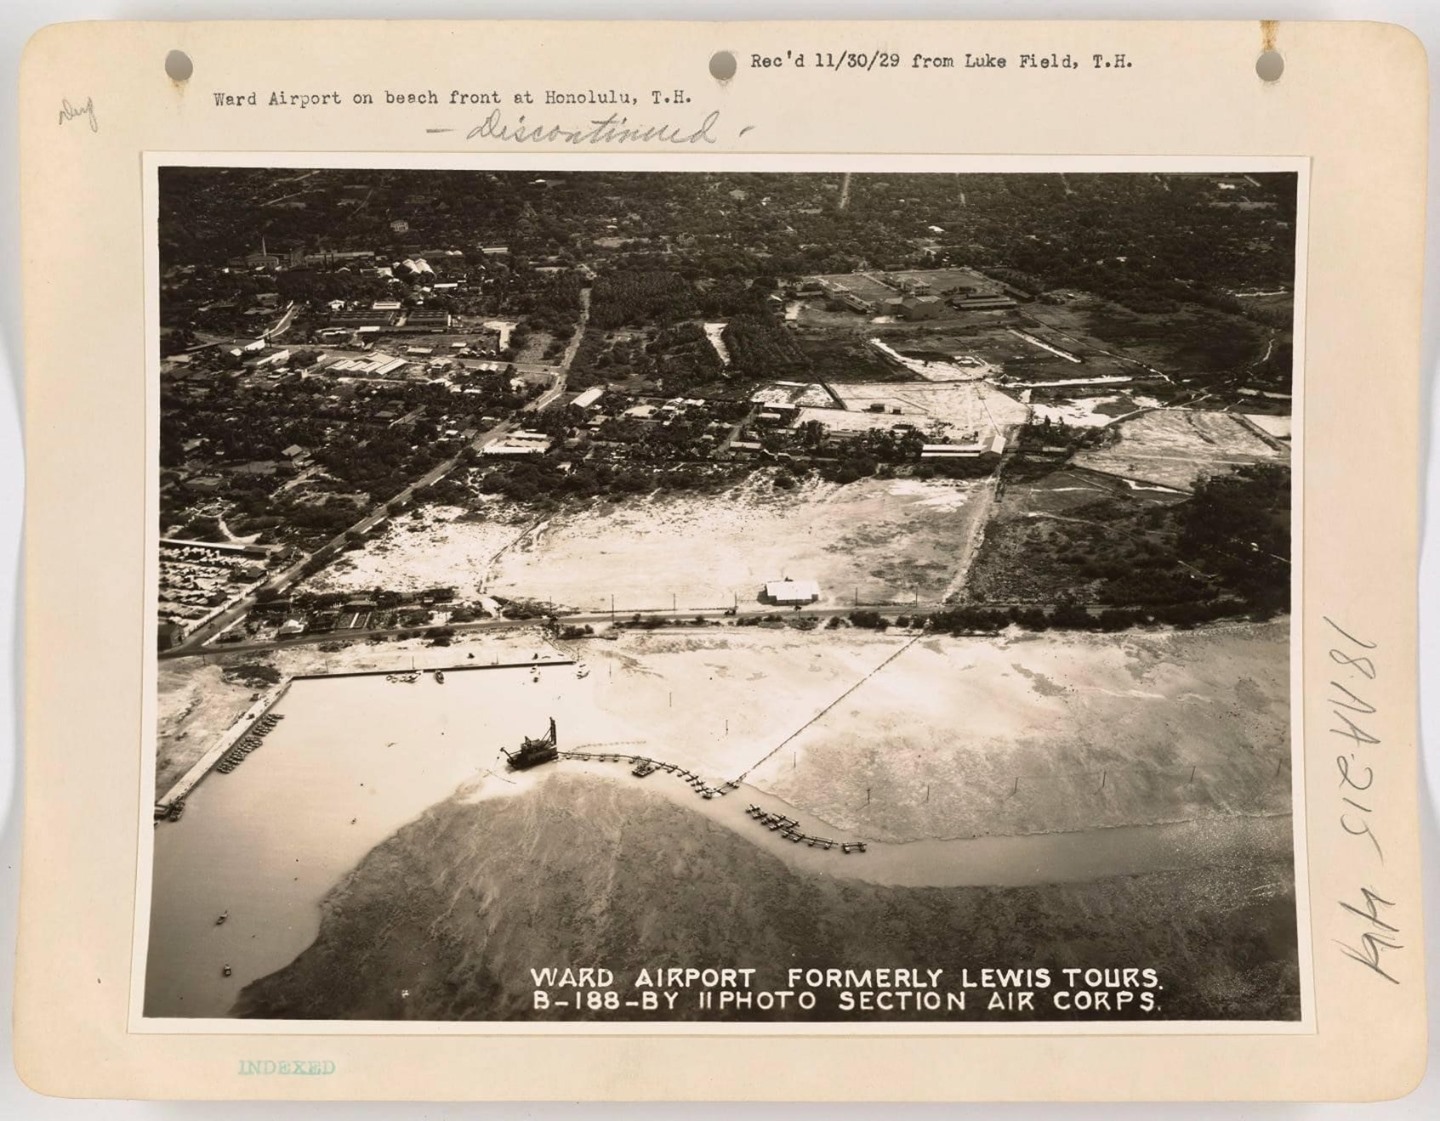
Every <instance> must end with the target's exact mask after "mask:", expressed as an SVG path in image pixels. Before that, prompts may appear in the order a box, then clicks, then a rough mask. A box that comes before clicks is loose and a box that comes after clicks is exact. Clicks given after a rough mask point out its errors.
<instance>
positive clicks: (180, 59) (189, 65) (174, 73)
mask: <svg viewBox="0 0 1440 1121" xmlns="http://www.w3.org/2000/svg"><path fill="white" fill-rule="evenodd" d="M165 73H166V74H168V75H169V77H170V80H171V81H172V82H188V81H189V80H190V75H191V74H193V73H195V64H194V63H193V62H191V61H190V56H189V55H188V54H186V53H185V52H184V51H171V52H170V53H169V54H167V55H166V56H165Z"/></svg>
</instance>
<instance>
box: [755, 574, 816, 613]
mask: <svg viewBox="0 0 1440 1121" xmlns="http://www.w3.org/2000/svg"><path fill="white" fill-rule="evenodd" d="M765 598H766V599H767V600H769V601H770V602H771V603H774V604H777V605H779V606H781V607H796V606H799V605H801V604H806V603H814V602H815V601H816V600H817V599H819V598H820V585H819V584H817V583H816V582H815V581H814V580H790V579H785V580H771V581H769V582H768V583H767V584H766V585H765Z"/></svg>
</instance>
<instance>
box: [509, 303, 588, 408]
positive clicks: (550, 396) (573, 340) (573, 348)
mask: <svg viewBox="0 0 1440 1121" xmlns="http://www.w3.org/2000/svg"><path fill="white" fill-rule="evenodd" d="M589 322H590V289H588V288H582V289H580V323H579V325H578V326H577V327H576V328H575V333H574V334H573V335H571V336H570V342H569V345H567V346H566V347H565V353H564V355H562V356H561V358H560V365H559V366H557V367H556V369H555V382H554V384H553V385H551V386H550V388H549V389H547V390H546V391H545V392H544V393H542V394H541V395H540V396H539V397H537V398H535V400H533V401H531V402H530V404H528V405H526V406H525V410H526V411H527V412H535V413H538V412H541V411H542V410H544V409H548V408H549V407H550V406H551V404H553V403H554V402H555V400H556V399H557V398H558V397H559V396H560V394H562V393H564V392H565V385H566V383H567V382H568V381H569V380H570V365H571V363H572V362H574V361H575V355H576V353H577V352H578V351H579V350H580V342H581V340H583V339H584V338H585V325H586V324H587V323H589Z"/></svg>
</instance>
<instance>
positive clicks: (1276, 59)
mask: <svg viewBox="0 0 1440 1121" xmlns="http://www.w3.org/2000/svg"><path fill="white" fill-rule="evenodd" d="M1255 73H1256V74H1258V75H1259V76H1260V80H1261V81H1262V82H1278V81H1279V80H1280V75H1281V74H1283V73H1285V59H1284V57H1282V56H1281V54H1280V52H1279V51H1261V52H1260V57H1259V58H1257V59H1256V60H1255Z"/></svg>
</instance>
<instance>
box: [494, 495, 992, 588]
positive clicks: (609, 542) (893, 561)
mask: <svg viewBox="0 0 1440 1121" xmlns="http://www.w3.org/2000/svg"><path fill="white" fill-rule="evenodd" d="M977 485H979V484H976V483H973V482H951V481H948V480H933V481H928V482H917V481H915V480H903V479H891V480H885V479H863V480H861V481H859V482H855V483H850V484H848V485H844V486H841V485H837V484H833V483H822V482H818V481H811V482H809V483H806V484H804V485H802V486H801V487H798V488H796V489H795V490H793V491H777V490H775V489H774V488H773V487H772V486H771V485H770V481H769V477H768V475H766V474H763V473H762V474H759V475H756V476H753V477H752V478H751V480H749V481H748V482H747V483H745V484H743V485H741V486H739V487H737V488H735V489H733V490H731V491H728V492H726V493H724V494H720V495H706V496H701V497H678V496H672V497H655V498H651V499H649V500H645V501H638V502H629V503H627V504H625V505H624V506H619V507H591V508H587V509H585V510H582V511H578V512H575V513H571V514H565V515H558V516H556V517H554V518H553V519H551V520H550V521H549V522H548V523H547V525H546V526H545V527H544V528H543V529H540V530H538V531H537V532H535V533H534V534H531V535H530V536H528V537H527V538H526V539H525V540H524V541H523V542H521V543H520V544H519V545H517V546H516V547H515V548H512V549H510V550H508V551H507V552H506V553H505V554H504V555H503V556H502V557H501V558H500V560H499V562H498V563H497V565H496V567H495V570H494V574H493V577H492V579H491V581H490V583H489V585H488V586H487V587H486V589H485V590H486V591H487V592H488V593H490V594H493V595H499V596H508V597H512V598H529V599H536V600H540V601H543V602H550V603H555V604H559V605H562V606H565V607H568V608H571V609H574V610H577V611H600V610H609V609H610V606H611V596H614V604H615V608H616V610H617V611H618V612H635V611H641V612H643V611H654V610H669V609H670V608H671V607H672V605H673V606H674V607H676V608H678V609H680V610H682V611H686V610H699V609H705V608H718V607H729V606H732V605H733V604H737V603H738V604H739V605H740V606H741V607H742V608H744V607H750V608H753V607H755V606H756V605H757V604H758V603H759V596H760V593H761V590H762V588H763V585H764V584H765V583H766V582H767V581H771V580H779V579H781V578H782V577H786V576H788V577H791V578H792V579H796V580H815V581H817V582H818V583H819V585H820V604H821V605H822V606H824V605H835V606H839V605H844V604H847V603H852V602H854V601H855V600H856V599H857V598H858V601H859V602H860V603H862V604H864V603H896V604H906V603H909V602H912V601H913V600H914V599H916V597H918V599H919V600H920V601H921V602H925V601H926V600H930V601H932V602H933V601H935V600H938V599H939V597H940V595H941V594H942V593H943V592H944V590H945V588H946V586H947V584H948V582H949V579H950V575H951V573H952V571H953V569H954V567H955V563H956V555H957V552H958V550H959V547H960V543H961V542H962V541H964V540H965V537H966V534H967V532H968V529H967V527H968V525H969V521H970V519H971V518H972V516H973V515H974V512H975V511H974V507H975V503H973V501H972V494H973V491H974V488H975V487H976V486H977ZM607 510H608V512H606V511H607Z"/></svg>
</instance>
